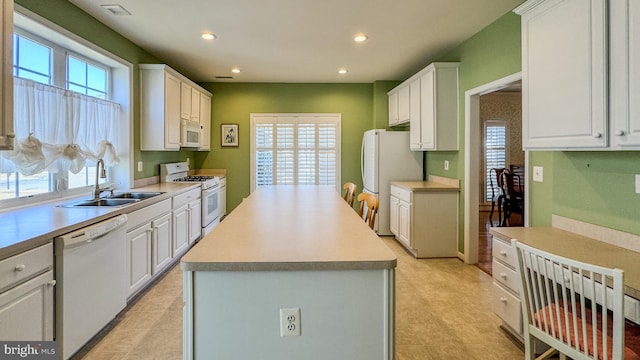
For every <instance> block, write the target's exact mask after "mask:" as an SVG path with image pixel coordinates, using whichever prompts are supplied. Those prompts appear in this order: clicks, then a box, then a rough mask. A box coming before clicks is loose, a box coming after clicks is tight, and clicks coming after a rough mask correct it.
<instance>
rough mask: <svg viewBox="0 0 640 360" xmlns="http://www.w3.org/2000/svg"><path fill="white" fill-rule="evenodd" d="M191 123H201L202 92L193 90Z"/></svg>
mask: <svg viewBox="0 0 640 360" xmlns="http://www.w3.org/2000/svg"><path fill="white" fill-rule="evenodd" d="M189 112H190V113H191V121H195V122H200V91H198V89H195V88H191V111H189Z"/></svg>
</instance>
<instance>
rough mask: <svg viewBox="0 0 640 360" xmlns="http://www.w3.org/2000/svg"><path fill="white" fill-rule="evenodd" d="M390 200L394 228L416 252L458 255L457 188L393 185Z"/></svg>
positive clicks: (403, 240) (448, 255)
mask: <svg viewBox="0 0 640 360" xmlns="http://www.w3.org/2000/svg"><path fill="white" fill-rule="evenodd" d="M401 183H402V182H396V184H401ZM390 202H391V211H390V216H391V217H392V218H391V219H389V220H390V223H391V224H397V226H396V227H395V229H394V228H393V227H394V226H390V228H391V232H392V233H393V234H394V235H395V238H396V239H397V240H398V241H399V242H400V243H401V244H402V245H403V246H405V247H406V248H407V250H409V251H410V252H411V253H412V254H413V255H414V256H416V257H418V258H424V257H455V256H457V255H458V191H457V190H455V191H454V190H452V189H430V190H428V191H426V190H424V189H423V188H420V187H416V188H414V189H411V188H407V187H405V186H402V185H391V199H390ZM394 230H395V231H394Z"/></svg>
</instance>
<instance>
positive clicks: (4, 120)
mask: <svg viewBox="0 0 640 360" xmlns="http://www.w3.org/2000/svg"><path fill="white" fill-rule="evenodd" d="M0 20H1V21H2V24H0V58H1V59H2V60H3V61H2V65H1V66H2V67H1V68H0V109H1V110H0V150H13V142H14V140H15V134H14V132H13V70H12V64H13V60H12V56H13V55H12V53H13V41H12V35H13V0H2V4H1V5H0ZM0 338H1V337H0Z"/></svg>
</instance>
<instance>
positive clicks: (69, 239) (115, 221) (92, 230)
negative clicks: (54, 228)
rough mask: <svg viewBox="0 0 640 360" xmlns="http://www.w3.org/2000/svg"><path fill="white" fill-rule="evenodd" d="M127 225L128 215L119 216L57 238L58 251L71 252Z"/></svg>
mask: <svg viewBox="0 0 640 360" xmlns="http://www.w3.org/2000/svg"><path fill="white" fill-rule="evenodd" d="M126 223H127V215H124V214H123V215H118V216H116V217H113V218H111V219H108V220H105V221H102V222H99V223H97V224H93V225H90V226H87V227H85V228H83V229H80V230H77V231H74V232H72V233H69V234H65V235H62V236H59V237H57V238H56V248H57V250H69V249H72V248H76V247H79V246H82V245H85V244H87V243H90V242H93V241H95V240H98V239H99V238H101V237H103V236H104V235H106V234H108V233H110V232H112V231H114V230H116V229H118V228H120V227H122V226H123V225H124V224H126Z"/></svg>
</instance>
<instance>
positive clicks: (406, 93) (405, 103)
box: [398, 85, 411, 123]
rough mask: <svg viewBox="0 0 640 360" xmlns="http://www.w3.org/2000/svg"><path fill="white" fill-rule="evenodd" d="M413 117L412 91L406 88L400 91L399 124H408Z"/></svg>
mask: <svg viewBox="0 0 640 360" xmlns="http://www.w3.org/2000/svg"><path fill="white" fill-rule="evenodd" d="M410 116H411V89H410V88H409V86H408V85H407V86H405V87H403V88H402V89H400V91H398V123H406V122H408V121H409V118H410Z"/></svg>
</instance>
